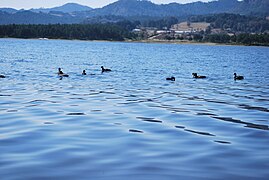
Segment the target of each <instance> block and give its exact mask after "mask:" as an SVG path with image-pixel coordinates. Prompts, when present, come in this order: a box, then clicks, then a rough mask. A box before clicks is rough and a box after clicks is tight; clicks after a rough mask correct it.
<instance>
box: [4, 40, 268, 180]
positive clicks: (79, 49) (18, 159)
mask: <svg viewBox="0 0 269 180" xmlns="http://www.w3.org/2000/svg"><path fill="white" fill-rule="evenodd" d="M101 65H104V66H105V67H107V68H111V69H112V72H109V73H103V74H102V73H101V72H100V66H101ZM58 67H61V68H62V70H63V71H64V72H65V73H68V74H69V75H70V77H69V78H63V79H61V80H60V79H59V77H57V74H56V73H57V69H58ZM83 69H86V71H87V73H88V74H89V75H87V76H82V75H81V72H82V70H83ZM192 72H197V73H198V74H201V75H206V76H208V78H207V79H200V80H199V79H197V80H195V79H193V78H192V76H191V73H192ZM234 72H237V73H238V74H241V75H244V76H245V80H243V81H234V80H233V73H234ZM0 74H5V75H6V76H7V78H5V79H0V176H1V179H227V178H231V179H268V177H269V171H268V169H269V127H268V126H269V96H268V94H269V49H268V48H266V47H243V46H207V45H176V44H142V43H117V42H115V43H113V42H84V41H64V40H47V41H46V40H17V39H0ZM172 75H173V76H175V77H176V81H175V82H168V81H166V80H165V78H166V77H169V76H172Z"/></svg>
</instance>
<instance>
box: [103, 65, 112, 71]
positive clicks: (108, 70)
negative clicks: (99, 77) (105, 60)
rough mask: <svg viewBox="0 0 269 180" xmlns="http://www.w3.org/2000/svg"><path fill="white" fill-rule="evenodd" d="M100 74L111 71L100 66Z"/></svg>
mask: <svg viewBox="0 0 269 180" xmlns="http://www.w3.org/2000/svg"><path fill="white" fill-rule="evenodd" d="M101 69H102V72H108V71H111V69H105V68H104V66H101Z"/></svg>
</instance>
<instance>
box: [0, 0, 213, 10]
mask: <svg viewBox="0 0 269 180" xmlns="http://www.w3.org/2000/svg"><path fill="white" fill-rule="evenodd" d="M115 1H117V0H0V8H3V7H10V8H15V9H31V8H41V7H43V8H50V7H56V6H61V5H63V4H66V3H69V2H74V3H78V4H82V5H86V6H89V7H92V8H98V7H103V6H105V5H108V4H110V3H112V2H115ZM151 1H152V2H154V3H156V4H167V3H171V2H177V3H181V4H185V3H189V2H196V1H203V2H208V1H213V0H151Z"/></svg>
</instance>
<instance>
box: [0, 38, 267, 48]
mask: <svg viewBox="0 0 269 180" xmlns="http://www.w3.org/2000/svg"><path fill="white" fill-rule="evenodd" d="M0 39H24V40H40V41H49V40H66V41H85V42H123V43H148V44H185V45H208V46H253V47H269V46H267V45H246V44H234V43H228V44H227V43H212V42H196V41H182V40H125V41H115V40H111V41H110V40H83V39H49V38H13V37H0Z"/></svg>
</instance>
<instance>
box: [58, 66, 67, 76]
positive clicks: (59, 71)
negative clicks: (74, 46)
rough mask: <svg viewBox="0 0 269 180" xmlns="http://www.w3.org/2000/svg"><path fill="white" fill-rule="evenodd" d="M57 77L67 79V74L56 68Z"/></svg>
mask: <svg viewBox="0 0 269 180" xmlns="http://www.w3.org/2000/svg"><path fill="white" fill-rule="evenodd" d="M58 76H61V77H69V75H68V74H65V73H63V71H62V69H61V68H58Z"/></svg>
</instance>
